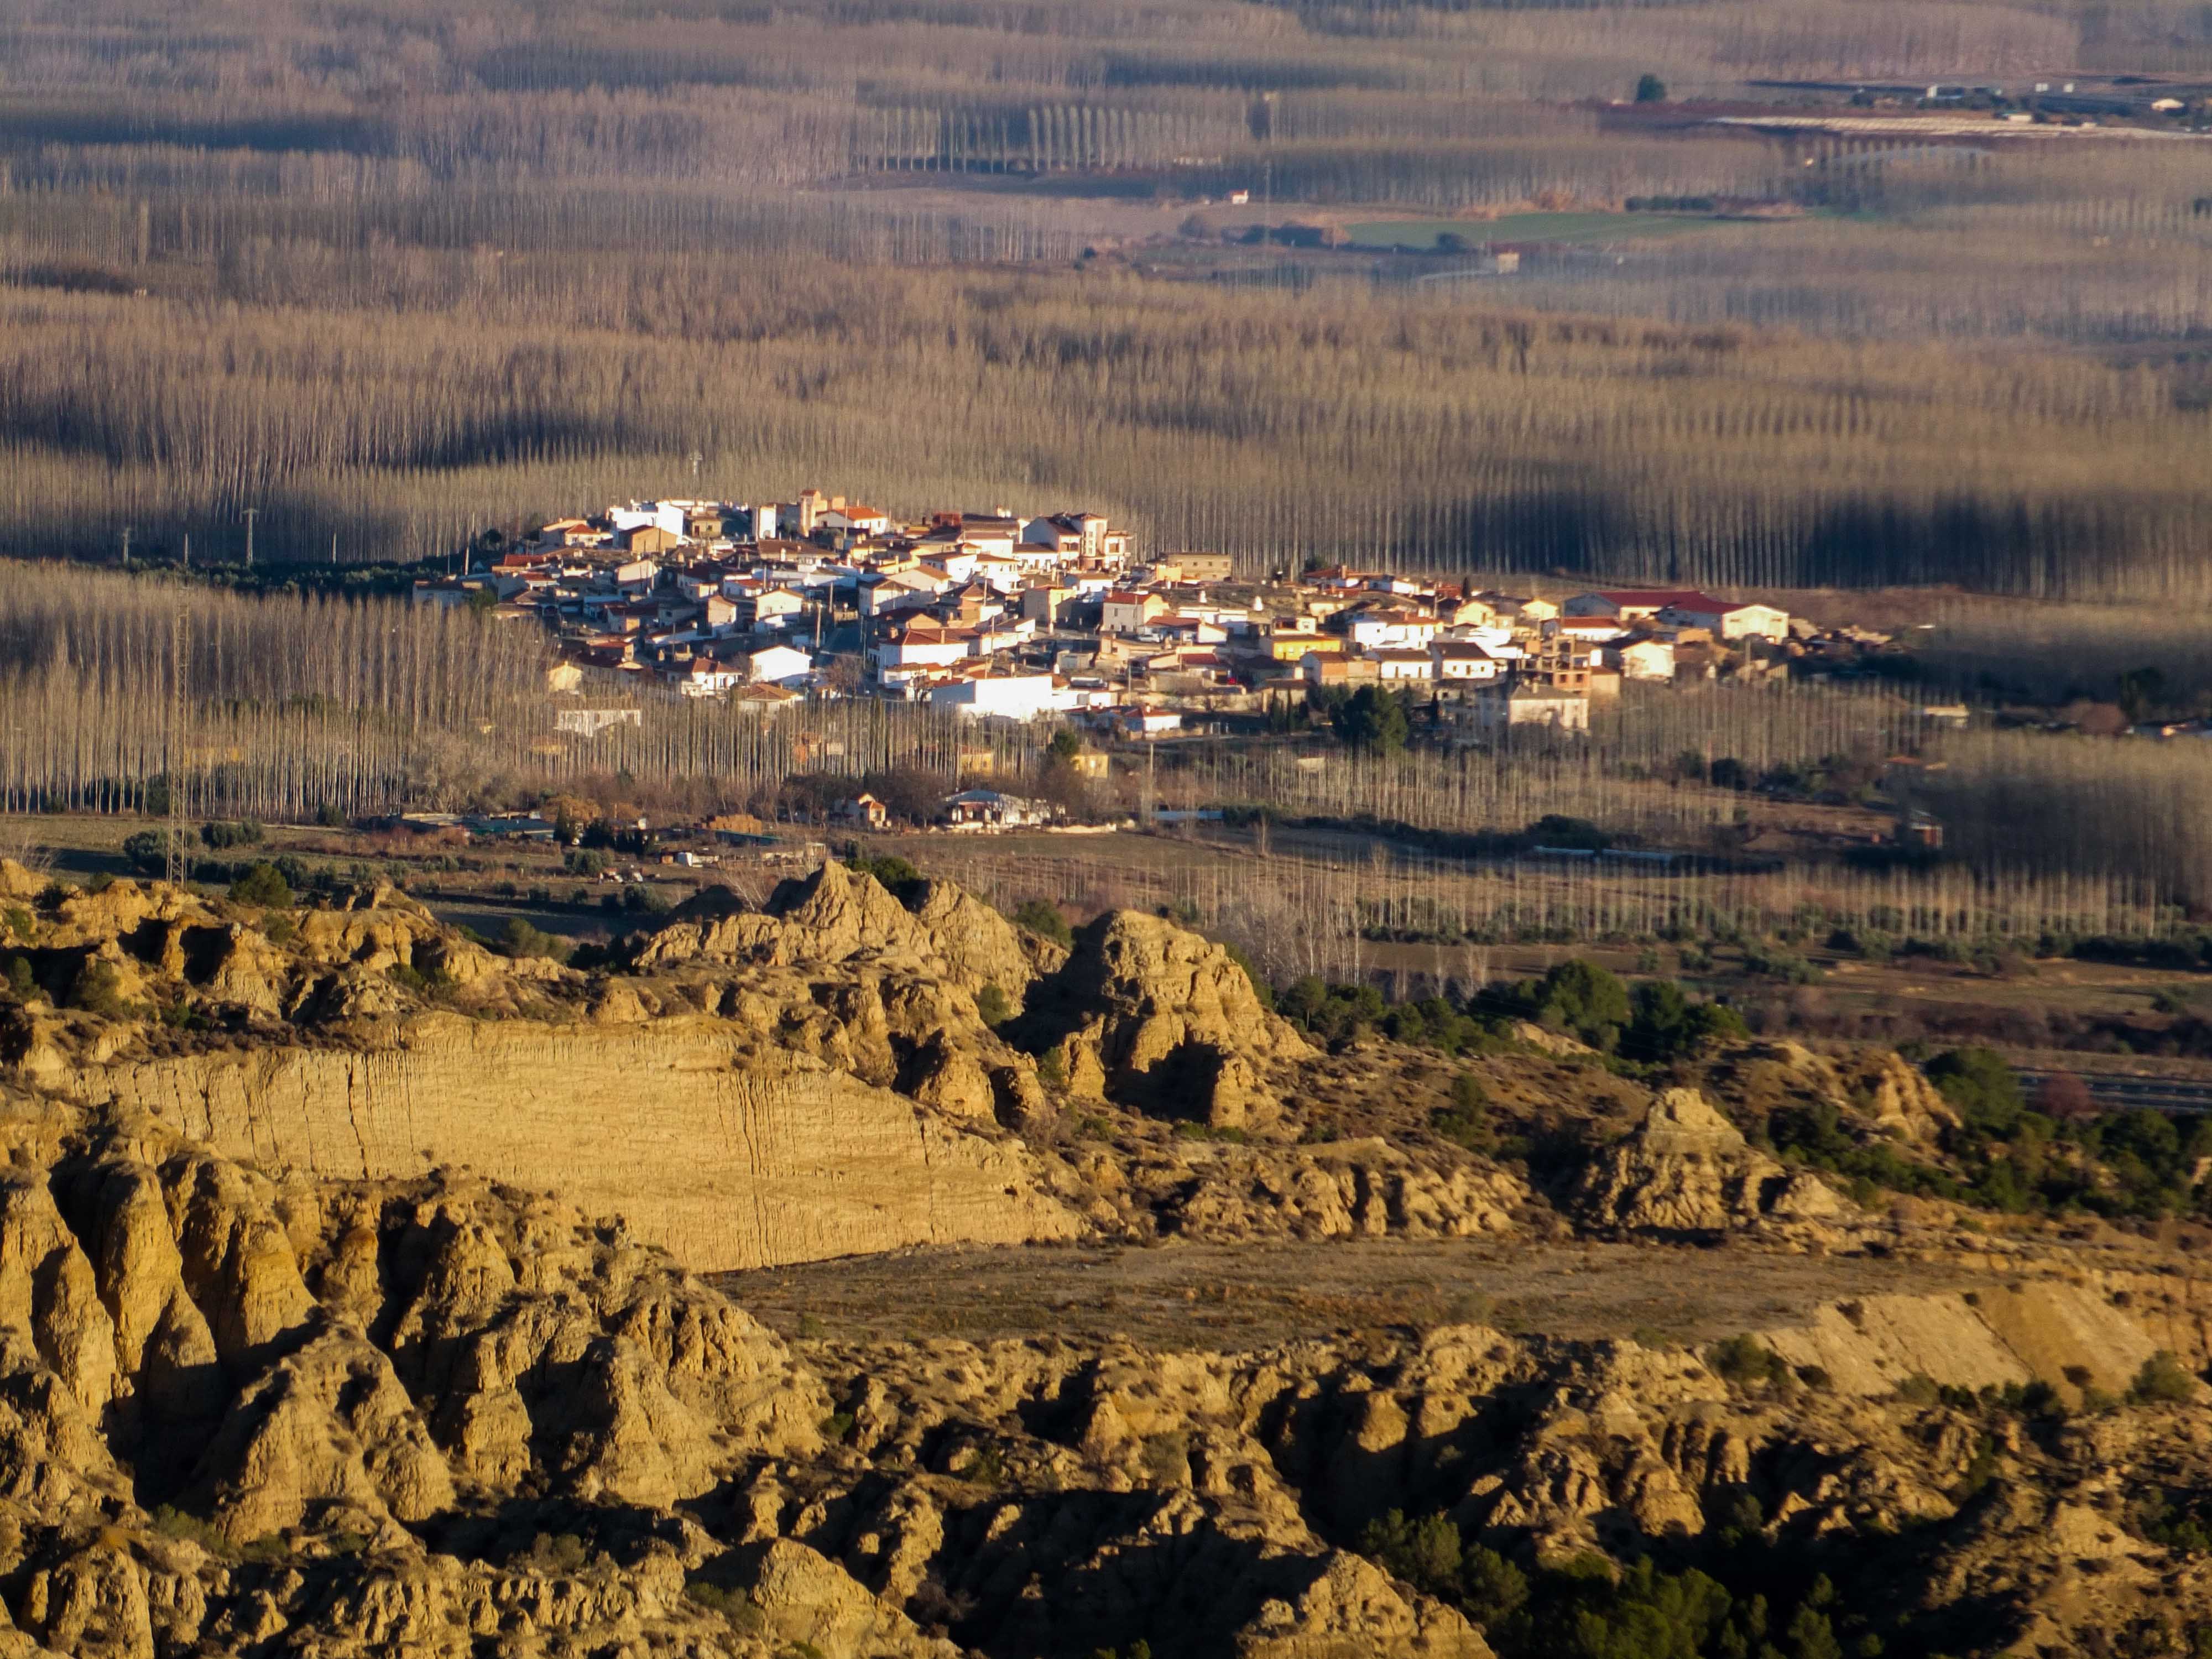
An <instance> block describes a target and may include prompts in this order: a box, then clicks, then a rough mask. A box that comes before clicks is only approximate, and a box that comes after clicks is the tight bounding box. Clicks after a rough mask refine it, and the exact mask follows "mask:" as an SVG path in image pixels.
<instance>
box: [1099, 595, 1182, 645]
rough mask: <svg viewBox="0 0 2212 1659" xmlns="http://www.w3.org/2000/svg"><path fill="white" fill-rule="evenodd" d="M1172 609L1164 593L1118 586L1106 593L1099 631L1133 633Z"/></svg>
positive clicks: (1100, 613) (1100, 610)
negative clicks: (1134, 590) (1139, 590)
mask: <svg viewBox="0 0 2212 1659" xmlns="http://www.w3.org/2000/svg"><path fill="white" fill-rule="evenodd" d="M1170 609H1171V607H1170V605H1169V604H1168V602H1167V599H1166V598H1165V597H1164V595H1162V594H1158V593H1153V592H1133V591H1131V590H1130V589H1128V588H1122V587H1117V588H1115V589H1114V590H1113V591H1112V592H1109V593H1108V594H1107V595H1106V598H1105V599H1104V601H1103V603H1102V605H1101V606H1100V608H1099V613H1098V627H1099V631H1100V632H1102V633H1106V634H1133V633H1136V632H1137V631H1138V630H1139V629H1141V628H1143V627H1144V626H1145V624H1146V623H1149V622H1152V621H1153V620H1154V619H1155V618H1157V617H1164V616H1165V615H1166V614H1167V613H1168V611H1170Z"/></svg>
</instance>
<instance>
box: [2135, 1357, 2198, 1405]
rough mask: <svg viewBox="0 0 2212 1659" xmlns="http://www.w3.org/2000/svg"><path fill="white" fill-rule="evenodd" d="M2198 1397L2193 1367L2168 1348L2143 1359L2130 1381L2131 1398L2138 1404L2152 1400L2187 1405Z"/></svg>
mask: <svg viewBox="0 0 2212 1659" xmlns="http://www.w3.org/2000/svg"><path fill="white" fill-rule="evenodd" d="M2196 1397H2197V1379H2196V1378H2195V1377H2194V1376H2191V1375H2190V1372H2189V1368H2188V1367H2187V1366H2185V1365H2184V1364H2182V1363H2181V1362H2180V1361H2179V1359H2176V1358H2174V1357H2173V1356H2172V1354H2171V1353H2169V1352H2167V1351H2166V1350H2165V1349H2164V1348H2160V1350H2159V1351H2158V1352H2156V1353H2154V1354H2153V1355H2152V1356H2151V1357H2150V1358H2148V1359H2146V1360H2144V1361H2143V1363H2142V1370H2139V1371H2137V1372H2136V1380H2135V1381H2134V1383H2131V1384H2130V1385H2129V1388H2128V1398H2129V1399H2130V1400H2132V1401H2136V1402H2137V1403H2138V1404H2142V1403H2147V1402H2151V1401H2159V1402H2163V1403H2165V1404H2167V1405H2183V1404H2186V1403H2187V1402H2188V1401H2191V1400H2194V1399H2195V1398H2196Z"/></svg>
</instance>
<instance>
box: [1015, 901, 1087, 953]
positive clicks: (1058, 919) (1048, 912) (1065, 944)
mask: <svg viewBox="0 0 2212 1659" xmlns="http://www.w3.org/2000/svg"><path fill="white" fill-rule="evenodd" d="M1013 920H1014V926H1015V927H1025V928H1027V929H1028V930H1029V931H1030V933H1035V934H1036V936H1037V937H1038V938H1039V939H1049V940H1051V941H1052V942H1053V943H1054V945H1059V946H1060V948H1061V949H1062V950H1066V949H1069V948H1071V947H1072V946H1073V945H1074V943H1075V929H1074V928H1073V927H1069V926H1068V922H1067V918H1066V916H1064V915H1060V907H1059V906H1058V905H1056V904H1054V902H1052V901H1051V900H1050V899H1041V898H1031V899H1024V900H1023V901H1022V902H1020V903H1019V904H1017V905H1016V906H1015V907H1014V917H1013Z"/></svg>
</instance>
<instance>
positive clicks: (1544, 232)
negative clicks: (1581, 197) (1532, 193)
mask: <svg viewBox="0 0 2212 1659" xmlns="http://www.w3.org/2000/svg"><path fill="white" fill-rule="evenodd" d="M1742 222H1743V221H1740V220H1736V221H1731V220H1726V219H1714V218H1709V217H1705V216H1699V215H1692V214H1672V213H1509V214H1505V215H1504V216H1501V217H1499V218H1496V219H1378V220H1376V221H1374V222H1371V223H1367V224H1358V225H1347V226H1346V227H1345V229H1346V232H1347V234H1350V236H1351V238H1352V246H1355V247H1397V246H1405V247H1413V248H1421V249H1432V248H1434V247H1435V246H1436V245H1437V238H1438V237H1439V236H1442V235H1445V234H1451V235H1455V236H1458V237H1461V238H1462V239H1463V240H1465V241H1466V243H1467V245H1468V246H1469V247H1480V246H1482V244H1483V243H1485V242H1618V241H1626V240H1638V241H1643V240H1650V239H1651V238H1654V237H1660V236H1681V235H1686V234H1689V233H1691V232H1692V231H1699V230H1711V229H1714V228H1717V227H1719V226H1721V225H1724V224H1729V223H1742Z"/></svg>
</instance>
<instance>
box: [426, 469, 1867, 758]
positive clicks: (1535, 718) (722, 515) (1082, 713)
mask: <svg viewBox="0 0 2212 1659" xmlns="http://www.w3.org/2000/svg"><path fill="white" fill-rule="evenodd" d="M414 598H415V599H416V602H417V603H421V604H441V605H475V606H478V607H482V608H483V609H486V610H488V611H489V612H491V614H493V615H494V616H496V617H502V618H509V619H513V620H516V621H524V620H535V621H536V622H537V623H539V624H540V625H541V626H543V627H544V629H546V630H547V631H548V633H549V634H550V635H552V636H553V637H554V638H555V639H556V640H557V641H558V642H559V647H560V650H561V653H562V659H563V663H564V665H565V667H566V670H567V671H568V672H569V673H571V674H572V675H573V676H574V683H576V684H581V681H582V678H583V677H584V676H586V675H589V674H593V673H597V674H600V675H605V676H612V677H620V678H632V679H641V680H653V681H658V682H659V683H661V684H665V685H666V686H669V687H672V688H673V689H674V690H676V691H678V692H679V693H681V694H683V695H685V696H696V697H715V698H725V699H729V700H731V701H733V702H738V703H742V704H747V705H751V706H753V707H756V708H775V707H776V706H778V705H781V704H783V703H787V702H792V701H793V700H795V699H799V698H802V697H807V696H874V697H881V698H887V699H892V700H897V701H907V702H927V703H931V704H934V705H937V706H939V707H943V708H949V709H951V710H954V711H957V712H958V713H959V714H963V715H966V716H969V717H975V718H985V717H998V718H1003V719H1010V720H1034V719H1037V718H1039V717H1051V718H1054V719H1059V720H1069V721H1075V722H1080V723H1085V724H1089V725H1091V726H1094V727H1096V728H1097V729H1099V730H1100V731H1102V732H1111V733H1112V734H1113V735H1115V736H1119V737H1122V738H1161V737H1167V736H1171V735H1175V734H1177V733H1179V732H1182V731H1184V730H1185V729H1186V726H1187V722H1194V720H1195V719H1196V717H1198V716H1200V715H1201V714H1221V713H1235V712H1249V711H1251V710H1254V709H1259V708H1269V707H1273V706H1279V705H1280V704H1282V703H1284V702H1308V701H1314V702H1322V701H1326V700H1328V699H1329V698H1331V697H1333V696H1352V695H1357V694H1358V691H1359V690H1361V689H1362V688H1366V687H1374V688H1377V689H1379V690H1389V691H1392V692H1399V693H1410V694H1412V695H1413V696H1415V697H1417V698H1418V699H1419V701H1421V702H1429V703H1433V704H1435V705H1436V706H1437V709H1438V713H1439V716H1440V725H1441V726H1443V729H1445V730H1446V731H1448V732H1450V733H1452V734H1453V735H1455V737H1458V738H1464V739H1466V740H1470V741H1475V740H1480V739H1481V738H1484V737H1485V736H1486V735H1488V734H1492V733H1496V732H1499V731H1501V730H1502V729H1504V728H1506V727H1513V726H1531V727H1541V728H1547V729H1549V730H1552V731H1556V732H1582V731H1586V730H1588V729H1589V719H1590V709H1591V707H1592V705H1593V703H1597V702H1603V701H1604V700H1605V699H1607V698H1608V697H1611V696H1618V695H1619V694H1620V689H1621V685H1622V683H1623V682H1624V681H1626V680H1639V681H1650V682H1658V683H1662V684H1672V683H1674V682H1677V681H1704V680H1711V679H1717V678H1751V679H1756V678H1765V677H1768V676H1773V675H1784V674H1787V673H1789V672H1790V671H1791V669H1792V667H1793V665H1796V666H1801V667H1803V668H1808V669H1814V670H1817V669H1818V668H1820V666H1822V665H1824V664H1825V663H1829V662H1832V663H1834V664H1835V665H1843V664H1844V663H1845V662H1847V661H1848V660H1849V659H1855V658H1856V656H1857V654H1858V653H1860V652H1862V651H1863V650H1865V649H1869V648H1877V649H1878V648H1880V647H1882V646H1885V645H1887V640H1886V639H1885V638H1884V637H1883V636H1881V635H1872V634H1868V633H1866V632H1864V631H1863V630H1860V629H1846V630H1843V632H1841V633H1839V634H1823V633H1821V632H1820V631H1819V630H1817V629H1814V628H1813V627H1812V626H1810V625H1809V624H1808V623H1806V622H1804V621H1803V620H1802V618H1793V617H1790V615H1789V614H1788V613H1787V612H1785V611H1781V610H1779V609H1777V608H1776V607H1774V606H1772V605H1762V604H1756V603H1739V602H1733V601H1729V600H1726V599H1716V598H1713V597H1711V596H1710V595H1708V594H1705V593H1702V592H1695V591H1687V590H1684V591H1674V590H1667V591H1644V590H1610V589H1608V590H1602V591H1595V592H1585V593H1579V594H1575V595H1571V596H1570V597H1566V598H1564V599H1544V598H1539V597H1536V596H1534V595H1533V594H1528V593H1506V592H1495V591H1477V590H1475V589H1474V588H1473V587H1472V586H1469V585H1465V584H1461V583H1455V582H1449V581H1436V580H1424V579H1421V578H1418V577H1410V576H1401V575H1397V574H1391V573H1389V572H1387V571H1381V570H1362V569H1352V568H1346V567H1342V566H1337V567H1331V568H1311V569H1307V570H1304V571H1302V572H1298V573H1296V574H1292V573H1288V572H1277V573H1274V574H1272V575H1271V576H1269V577H1267V578H1266V579H1263V580H1255V579H1253V578H1252V577H1250V576H1249V574H1240V573H1239V572H1238V571H1237V570H1236V569H1235V568H1233V567H1232V563H1231V559H1230V557H1229V556H1228V555H1226V554H1222V553H1201V552H1173V553H1164V552H1150V553H1145V554H1142V555H1140V554H1139V552H1138V550H1136V549H1135V547H1134V546H1133V538H1132V536H1131V535H1130V533H1129V532H1127V531H1126V530H1123V529H1121V528H1118V527H1116V526H1115V525H1113V524H1112V523H1111V522H1109V520H1107V519H1106V518H1105V517H1103V515H1101V514H1098V513H1085V512H1060V513H1045V514H1041V515H1037V516H1030V517H1025V516H1024V515H1023V514H1021V513H1015V512H1011V511H1007V510H1005V509H994V510H993V511H991V512H989V513H965V512H945V513H933V514H931V515H930V516H929V517H928V518H927V519H926V520H922V521H921V522H918V523H902V522H897V521H895V520H893V519H892V518H891V517H890V514H888V513H884V512H883V511H881V510H879V509H878V508H877V507H871V506H867V505H865V504H862V503H860V502H857V501H848V499H847V498H846V497H844V496H842V495H825V494H823V492H821V491H818V490H814V489H808V490H805V491H803V492H801V494H800V495H799V499H798V500H797V501H790V502H768V503H762V504H758V505H753V504H731V503H727V502H721V501H642V502H634V503H630V504H629V505H626V506H620V507H610V508H609V509H608V510H607V511H606V512H605V513H600V514H598V515H595V516H593V517H591V518H571V519H562V520H556V521H554V522H552V523H550V524H547V525H545V526H543V527H541V528H539V529H538V530H537V531H535V532H533V533H532V534H531V535H529V536H528V537H527V538H521V539H519V540H517V541H515V542H513V543H511V544H510V543H508V542H506V541H505V540H503V539H501V538H497V536H496V535H495V534H494V535H492V536H488V537H486V538H484V540H483V542H482V543H480V544H478V548H477V556H476V558H475V560H474V568H471V569H470V570H469V571H468V572H466V573H465V574H461V575H459V576H450V577H447V578H443V579H440V580H425V581H422V582H418V583H417V584H416V586H415V589H414Z"/></svg>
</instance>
